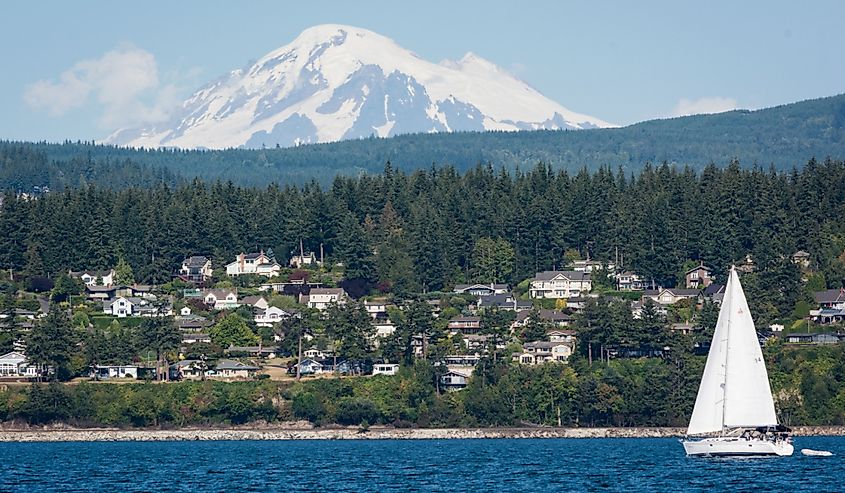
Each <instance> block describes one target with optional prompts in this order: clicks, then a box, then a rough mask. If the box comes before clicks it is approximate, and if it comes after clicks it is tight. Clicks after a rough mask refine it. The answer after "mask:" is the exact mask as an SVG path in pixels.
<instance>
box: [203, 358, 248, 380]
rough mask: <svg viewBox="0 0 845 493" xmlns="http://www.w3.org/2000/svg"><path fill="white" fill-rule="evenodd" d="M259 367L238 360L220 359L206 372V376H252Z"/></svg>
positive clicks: (231, 377) (232, 377) (242, 377)
mask: <svg viewBox="0 0 845 493" xmlns="http://www.w3.org/2000/svg"><path fill="white" fill-rule="evenodd" d="M259 369H260V368H258V367H257V366H250V365H247V364H244V363H241V362H240V361H234V360H228V359H221V360H220V361H218V362H217V364H216V365H214V369H213V370H211V371H209V372H208V376H210V377H215V378H226V379H244V378H253V377H254V376H255V373H256V372H257V371H258V370H259Z"/></svg>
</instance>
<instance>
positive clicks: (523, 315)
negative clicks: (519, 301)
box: [513, 309, 572, 328]
mask: <svg viewBox="0 0 845 493" xmlns="http://www.w3.org/2000/svg"><path fill="white" fill-rule="evenodd" d="M531 313H532V311H531V310H522V311H520V312H519V313H517V314H516V320H514V323H513V326H514V328H518V327H525V324H527V323H528V321H529V320H530V318H531ZM537 315H538V316H539V318H540V320H541V321H543V322H546V323H549V324H551V325H553V326H555V327H568V326H569V324H570V323H572V316H571V315H568V314H566V313H563V312H562V311H559V310H546V309H542V310H538V311H537Z"/></svg>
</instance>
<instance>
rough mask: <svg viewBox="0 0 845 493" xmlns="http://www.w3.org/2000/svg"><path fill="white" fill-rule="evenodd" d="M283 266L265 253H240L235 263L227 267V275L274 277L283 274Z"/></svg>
mask: <svg viewBox="0 0 845 493" xmlns="http://www.w3.org/2000/svg"><path fill="white" fill-rule="evenodd" d="M281 270H282V266H281V265H279V263H278V262H276V260H275V259H272V258H270V257H268V256H267V255H266V254H265V253H264V251H263V250H262V251H260V252H258V253H240V254H238V255H237V256H236V257H235V261H234V262H232V263H230V264H227V265H226V275H228V276H241V275H244V274H255V275H259V276H267V277H273V276H276V275H278V274H279V272H281Z"/></svg>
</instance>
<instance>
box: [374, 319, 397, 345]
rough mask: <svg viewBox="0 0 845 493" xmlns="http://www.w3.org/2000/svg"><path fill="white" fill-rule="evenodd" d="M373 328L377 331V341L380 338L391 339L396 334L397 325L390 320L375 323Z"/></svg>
mask: <svg viewBox="0 0 845 493" xmlns="http://www.w3.org/2000/svg"><path fill="white" fill-rule="evenodd" d="M373 327H375V329H376V330H375V334H374V337H375V338H376V339H378V338H379V337H390V336H392V335H393V333H394V332H396V325H395V324H394V323H393V322H391V321H390V320H383V321H376V322H374V323H373ZM376 343H378V341H376Z"/></svg>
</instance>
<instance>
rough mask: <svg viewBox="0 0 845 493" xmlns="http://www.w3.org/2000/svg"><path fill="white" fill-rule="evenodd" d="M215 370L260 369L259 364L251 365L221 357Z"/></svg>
mask: <svg viewBox="0 0 845 493" xmlns="http://www.w3.org/2000/svg"><path fill="white" fill-rule="evenodd" d="M214 369H215V370H258V369H259V368H258V367H257V366H250V365H246V364H244V363H241V362H240V361H232V360H229V359H221V360H220V361H218V362H217V364H216V365H215V366H214Z"/></svg>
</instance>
